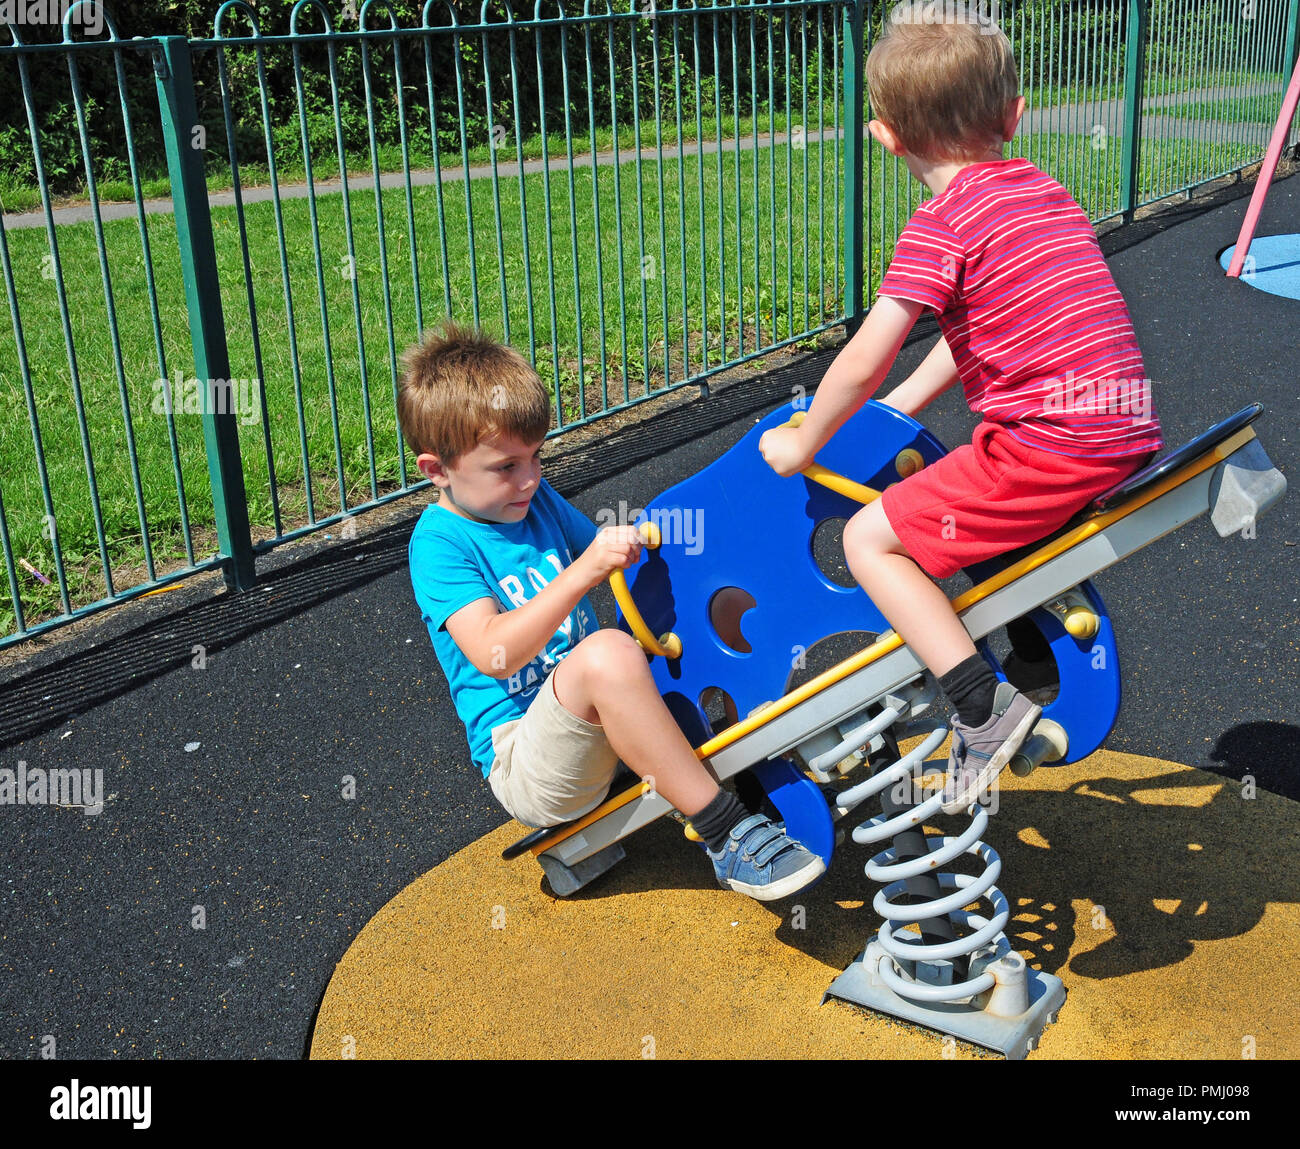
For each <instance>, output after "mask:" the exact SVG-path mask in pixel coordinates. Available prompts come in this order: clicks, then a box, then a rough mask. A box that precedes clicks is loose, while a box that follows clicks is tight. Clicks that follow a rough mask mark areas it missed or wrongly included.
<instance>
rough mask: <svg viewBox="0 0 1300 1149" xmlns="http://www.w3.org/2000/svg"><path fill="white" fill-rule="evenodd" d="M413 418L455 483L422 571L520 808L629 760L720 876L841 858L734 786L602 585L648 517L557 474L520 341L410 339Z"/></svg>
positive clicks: (549, 810)
mask: <svg viewBox="0 0 1300 1149" xmlns="http://www.w3.org/2000/svg"><path fill="white" fill-rule="evenodd" d="M404 368H405V371H404V377H403V380H402V387H401V391H400V393H399V395H398V417H399V420H400V422H401V427H402V435H403V437H404V438H405V440H406V442H407V444H408V446H410V448H411V450H412V451H413V452H414V453H415V455H416V463H417V465H418V467H419V469H420V473H421V474H423V475H424V476H425V477H426V478H428V479H429V480H430V482H432V483H433V484H434V486H436V487H437V488H438V489H439V492H440V496H439V501H438V502H437V503H435V504H433V505H431V506H430V507H428V508H427V509H426V510H425V512H424V514H423V515H421V516H420V519H419V521H418V522H417V523H416V527H415V531H414V532H413V533H412V535H411V543H410V550H409V554H410V562H411V583H412V585H413V587H414V589H415V598H416V602H417V603H418V604H419V606H420V610H421V612H422V614H423V616H424V621H425V623H426V625H427V626H428V628H429V635H430V637H431V638H432V639H433V646H434V650H435V652H436V653H437V656H438V661H439V663H440V664H441V665H442V668H443V672H444V673H445V674H446V676H447V683H448V686H449V687H450V690H451V696H452V700H453V702H454V703H455V706H456V712H457V714H459V715H460V718H461V720H462V721H463V722H464V723H465V731H466V734H467V736H468V738H469V744H470V751H471V754H472V755H473V758H474V761H475V762H476V763H478V765H479V768H480V769H481V770H482V771H483V776H484V777H485V778H487V779H488V783H489V785H490V786H491V787H492V792H493V793H494V794H495V795H496V797H497V799H498V800H499V801H500V802H501V804H502V805H503V806H504V807H505V808H506V809H507V810H508V811H509V812H510V814H511V815H512V816H513V817H514V818H516V819H517V820H518V821H520V822H522V823H524V824H525V825H528V826H554V825H558V824H560V823H561V822H567V821H571V820H573V819H575V818H578V817H581V816H582V815H583V814H585V813H587V812H588V811H590V810H593V809H595V808H596V807H597V806H598V805H599V804H600V803H601V801H602V800H603V799H604V797H605V794H606V792H607V791H608V789H609V784H610V781H611V779H612V778H613V775H614V770H615V768H616V766H617V764H618V761H619V759H622V760H623V762H625V763H626V764H627V765H628V766H629V767H630V768H631V769H632V770H633V771H634V772H635V773H636V774H637V775H639V776H640V777H642V778H646V779H651V780H652V784H653V785H654V787H655V789H656V790H657V791H658V792H659V793H660V794H662V795H663V797H664V798H665V799H666V800H667V801H669V802H671V803H672V805H673V806H674V807H676V809H678V810H679V811H681V813H683V814H685V815H686V816H687V817H688V818H690V820H691V823H692V825H693V826H694V828H695V830H696V832H697V833H698V834H699V835H700V837H701V838H702V839H703V840H704V842H705V845H706V847H707V849H708V853H709V857H710V859H711V860H712V861H713V865H714V870H715V873H716V874H717V877H718V880H719V881H720V882H721V883H722V884H723V885H724V886H729V887H730V888H731V889H734V890H738V891H740V892H741V893H746V894H749V895H750V896H751V897H754V898H758V899H760V900H762V901H770V900H773V899H775V898H781V897H785V896H786V895H787V894H792V893H794V892H795V891H797V890H800V889H802V888H803V887H804V886H806V885H808V884H809V883H810V882H812V881H814V880H815V879H816V878H817V877H818V876H819V875H820V874H821V873H822V872H823V871H824V870H825V868H826V867H825V863H824V862H823V860H822V859H821V858H819V857H817V856H816V855H814V854H812V853H810V852H809V851H808V850H806V849H805V848H804V847H803V846H802V845H800V844H799V843H798V842H795V841H794V840H792V839H791V838H789V837H788V836H787V835H786V834H785V833H784V832H783V830H782V829H781V828H780V827H779V826H775V825H773V824H772V822H771V821H770V820H769V819H768V818H766V817H764V816H763V815H761V814H751V813H750V812H749V811H748V810H747V809H746V808H745V807H744V806H743V805H742V804H741V803H740V802H739V800H738V799H737V798H736V797H735V795H734V794H732V793H730V792H729V791H726V790H723V789H721V788H720V787H719V786H718V784H717V782H716V781H715V780H714V778H713V777H712V775H711V774H710V773H709V772H708V770H706V769H705V767H704V766H703V764H702V763H701V762H700V760H699V759H698V758H697V757H696V755H695V752H694V750H692V749H691V746H690V744H689V743H688V742H687V741H686V738H685V736H684V735H683V734H682V733H681V731H680V729H679V728H678V726H677V723H676V722H675V721H674V719H673V717H672V715H671V714H669V712H668V708H667V707H666V706H665V705H664V702H663V699H662V698H661V697H660V695H659V691H658V688H657V687H656V686H655V683H654V678H653V677H652V676H651V674H650V670H649V667H648V666H647V665H646V658H645V655H644V654H643V653H642V651H641V648H640V647H638V646H637V645H636V643H635V641H634V640H633V639H632V638H631V636H630V635H628V634H625V633H624V632H623V631H621V630H601V629H599V625H598V623H597V622H596V617H595V612H594V611H593V610H592V607H591V602H590V601H589V600H588V598H587V592H588V591H589V590H590V589H591V588H592V587H594V586H596V585H597V584H598V583H600V582H602V581H603V580H604V579H606V578H607V577H608V576H609V574H610V573H611V572H612V571H614V570H619V569H623V568H626V567H628V566H631V565H632V564H633V563H634V562H636V560H637V558H638V556H639V555H640V551H641V540H640V537H639V536H638V535H637V533H636V530H635V528H633V527H631V526H622V527H609V528H606V529H605V530H603V531H600V532H597V530H596V528H595V526H594V525H593V524H592V523H591V522H590V521H589V520H588V519H587V518H585V517H584V516H583V515H582V514H580V513H579V512H578V511H576V510H575V509H574V508H573V507H571V506H569V504H568V503H566V502H565V501H564V499H562V498H561V497H560V496H559V495H558V494H556V492H555V491H554V489H553V488H552V487H551V486H550V485H549V484H548V483H547V482H546V481H545V480H544V479H543V478H542V475H541V446H542V442H543V441H544V439H545V437H546V432H547V430H548V429H549V427H550V419H551V412H550V399H549V396H548V395H547V392H546V388H545V387H544V386H543V384H542V381H541V380H540V379H539V378H538V377H537V373H536V372H535V371H534V370H533V369H532V367H531V366H529V364H528V363H527V362H526V361H525V360H524V358H523V357H522V356H521V355H520V354H519V353H518V352H517V351H515V350H514V349H513V348H510V347H506V346H503V345H502V344H499V343H497V342H495V341H493V340H491V339H489V338H487V337H485V336H483V335H481V334H480V333H478V332H475V331H473V330H469V329H465V328H460V327H457V326H455V325H453V324H451V323H447V324H444V325H443V326H442V328H440V329H439V330H436V331H434V332H433V333H431V334H430V335H429V336H428V337H427V338H425V339H424V341H423V342H422V343H420V344H419V345H417V346H416V347H414V348H412V349H411V350H410V351H408V352H407V355H406V357H405V360H404Z"/></svg>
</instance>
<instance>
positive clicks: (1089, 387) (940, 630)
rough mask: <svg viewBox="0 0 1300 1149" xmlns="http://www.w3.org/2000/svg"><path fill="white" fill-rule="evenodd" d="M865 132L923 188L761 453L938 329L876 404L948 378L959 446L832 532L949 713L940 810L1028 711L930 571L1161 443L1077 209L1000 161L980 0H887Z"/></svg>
mask: <svg viewBox="0 0 1300 1149" xmlns="http://www.w3.org/2000/svg"><path fill="white" fill-rule="evenodd" d="M867 82H868V85H869V87H870V91H871V102H872V107H873V110H874V112H875V114H876V116H877V117H878V118H877V119H873V120H872V121H871V123H870V125H869V126H870V130H871V134H872V136H874V137H875V139H876V140H877V141H878V142H879V143H880V144H881V145H882V146H883V147H884V148H886V149H887V150H888V151H889V152H891V153H893V154H894V155H896V156H901V157H902V158H903V159H904V160H905V161H906V163H907V166H908V170H909V171H910V172H911V173H912V175H914V176H915V177H916V178H917V179H919V180H921V182H922V183H924V184H925V185H926V186H927V187H928V188H929V189H930V191H931V192H932V193H933V195H932V198H930V199H929V200H927V201H926V202H925V203H923V204H922V205H921V207H920V208H919V209H918V210H917V212H916V214H915V215H913V217H912V219H911V220H910V221H909V222H908V224H907V226H906V227H905V228H904V229H903V233H902V235H900V236H899V239H898V243H897V245H896V246H895V249H894V258H893V261H892V262H891V264H890V266H889V270H888V271H887V272H886V274H885V277H884V279H883V281H882V282H881V285H880V290H879V293H878V298H877V300H876V304H875V306H874V307H872V309H871V311H870V312H869V313H868V315H867V318H866V320H865V321H864V323H863V325H862V327H861V328H859V330H858V332H857V334H856V335H855V336H854V337H853V339H852V340H850V342H849V343H848V344H847V345H846V346H845V348H844V349H843V350H842V351H841V352H840V354H839V355H838V356H837V357H836V359H835V362H834V363H833V364H832V365H831V367H830V370H829V371H827V373H826V376H825V378H824V379H823V380H822V383H821V386H820V387H819V388H818V391H817V395H816V399H815V400H814V402H813V404H812V407H811V409H810V410H809V412H808V415H807V417H806V418H805V420H804V421H803V423H802V425H801V426H799V427H798V428H779V429H775V430H771V431H768V432H767V433H766V434H765V435H764V436H763V438H762V440H761V443H760V448H761V450H762V452H763V457H764V458H765V459H766V460H767V461H768V463H769V464H770V465H771V466H772V467H773V469H774V470H776V471H777V473H778V474H781V475H791V474H794V473H795V472H797V471H800V470H802V469H803V468H804V467H806V466H807V465H808V463H809V462H811V461H812V459H813V457H814V455H815V454H816V453H817V451H818V450H819V449H820V448H821V447H822V445H823V444H825V443H826V441H827V440H828V439H830V437H831V436H832V435H833V434H834V433H835V432H836V431H837V430H838V429H839V428H840V426H841V425H842V424H843V423H844V421H845V420H846V419H848V417H849V416H850V415H851V414H852V413H853V412H854V411H856V410H857V409H858V408H859V407H860V406H861V405H862V404H863V403H864V402H865V401H866V400H867V399H868V398H870V396H871V395H872V393H873V392H874V391H875V390H876V388H877V387H878V386H879V385H880V383H881V382H882V381H883V380H884V378H885V375H886V374H887V372H888V371H889V368H890V366H891V365H892V364H893V361H894V358H895V356H896V355H897V354H898V350H899V348H900V347H901V346H902V343H903V340H904V338H905V337H906V336H907V333H908V332H909V331H910V330H911V328H912V325H913V324H914V323H915V321H916V319H917V317H918V316H919V315H920V314H921V312H922V311H923V310H925V309H927V308H928V309H930V310H932V311H934V312H935V313H936V315H937V318H938V322H939V328H940V330H941V332H942V337H941V338H940V339H939V342H938V343H937V344H936V345H935V347H934V349H933V350H932V351H931V352H930V354H929V355H928V356H927V358H926V359H925V361H924V362H923V363H922V364H921V365H920V367H918V368H917V369H916V370H915V371H914V372H913V373H912V374H911V376H909V377H908V378H907V379H906V380H905V381H904V382H903V383H902V384H901V385H900V386H899V387H898V388H896V389H895V390H894V391H893V392H891V393H890V394H889V396H888V397H887V398H886V399H885V400H884V402H886V403H887V404H888V405H889V406H891V407H894V408H896V409H897V410H899V411H902V412H904V413H905V414H908V415H915V414H916V413H917V412H918V411H920V410H922V409H923V408H924V407H925V406H926V405H927V404H928V403H930V402H931V401H932V400H933V399H934V398H936V397H937V396H938V395H940V394H942V393H943V392H944V391H946V390H947V389H948V388H949V387H950V386H952V384H954V383H956V382H957V381H958V380H960V381H961V384H962V388H963V390H964V392H965V396H966V401H967V403H968V404H969V405H970V408H971V410H972V411H975V412H978V413H979V414H980V415H981V416H982V417H983V422H981V423H980V425H979V426H978V427H977V428H976V430H975V434H974V438H973V441H972V443H971V444H970V445H969V446H965V447H959V448H958V449H957V450H955V451H953V452H952V453H951V454H950V455H948V456H946V457H945V458H943V459H942V460H940V461H939V462H937V463H934V464H932V465H931V466H929V467H926V468H925V469H924V470H923V471H920V472H918V473H917V474H915V475H913V476H911V477H910V478H908V479H905V480H904V481H903V482H901V483H898V484H895V485H894V486H891V487H890V488H888V489H887V490H886V491H885V492H884V494H883V495H882V496H881V498H880V499H878V500H877V501H876V502H874V503H872V504H871V505H870V506H867V507H865V508H864V509H863V510H861V511H860V512H858V514H856V515H854V517H853V518H852V520H850V522H849V524H848V526H847V527H846V528H845V531H844V550H845V556H846V558H847V559H848V563H849V568H850V569H851V570H852V571H853V574H854V576H855V577H856V578H857V580H858V581H859V582H860V583H861V584H862V586H863V588H864V589H865V590H866V591H867V593H868V594H869V595H870V596H871V598H872V601H873V602H875V604H876V605H877V606H878V607H879V608H880V610H881V612H882V613H883V614H884V615H885V617H886V618H887V619H888V620H889V621H890V623H891V624H892V625H893V627H894V629H895V630H896V631H897V632H898V633H899V635H900V636H901V637H902V638H903V639H904V641H906V642H907V644H908V645H909V646H910V647H911V648H912V650H913V651H914V652H915V653H916V654H917V656H918V657H919V658H920V659H921V660H922V661H923V662H924V663H925V664H926V666H927V667H929V669H930V670H931V671H932V672H933V673H934V674H935V676H936V677H937V678H938V680H939V684H940V686H941V687H942V688H943V690H944V693H945V694H946V695H947V697H948V699H949V701H950V702H951V703H952V704H953V706H954V707H955V708H956V710H957V714H956V716H955V717H954V718H953V723H952V725H953V739H952V751H951V754H950V756H949V762H948V778H947V781H946V786H945V793H944V798H945V801H944V804H943V808H944V810H945V811H946V812H948V813H956V812H958V811H960V810H961V809H964V808H965V807H966V806H968V805H969V804H970V803H971V802H974V801H975V800H977V799H978V798H979V796H980V795H981V794H982V793H983V792H984V790H986V789H987V788H988V787H989V786H991V785H992V784H993V782H994V780H995V779H996V778H997V776H998V773H999V772H1000V771H1001V769H1002V767H1003V766H1005V765H1006V763H1007V762H1009V761H1010V760H1011V757H1012V756H1013V755H1014V754H1015V752H1016V750H1017V749H1018V748H1019V747H1020V744H1021V743H1022V742H1023V741H1024V739H1025V737H1026V736H1027V735H1028V734H1029V732H1030V730H1031V729H1032V728H1033V725H1034V722H1035V720H1036V719H1037V717H1038V715H1039V713H1040V708H1039V707H1038V706H1035V705H1033V704H1032V703H1030V702H1029V700H1028V699H1026V698H1025V697H1024V696H1023V695H1022V694H1020V693H1019V692H1018V691H1017V690H1016V689H1015V688H1014V687H1013V686H1011V684H1009V683H999V682H998V680H997V678H996V676H995V675H994V674H993V672H992V670H991V669H990V668H989V666H988V664H987V663H986V662H985V661H984V660H983V658H981V657H980V656H979V654H977V653H976V650H975V646H974V644H973V643H972V642H971V639H970V636H969V635H968V634H967V633H966V629H965V627H964V626H963V625H962V624H961V622H960V620H959V619H958V618H957V616H956V614H955V613H954V612H953V609H952V606H951V604H950V603H949V601H948V598H947V596H946V595H945V594H944V593H943V591H942V590H941V589H940V588H939V587H938V586H937V585H936V584H935V583H934V582H932V581H931V578H930V577H929V576H933V577H934V578H945V577H947V576H948V575H951V574H954V573H955V572H956V571H958V570H960V569H961V568H963V567H965V566H968V565H970V564H972V563H976V562H979V561H981V560H983V559H989V558H992V557H994V556H995V555H998V554H1002V553H1004V552H1006V551H1009V550H1013V549H1014V548H1016V547H1019V546H1023V545H1024V544H1026V543H1030V542H1034V541H1036V540H1038V539H1041V538H1042V537H1044V536H1045V535H1048V534H1050V533H1051V532H1052V531H1054V530H1056V529H1057V528H1058V527H1060V526H1061V525H1063V524H1064V523H1065V522H1066V521H1067V520H1068V519H1069V518H1070V517H1071V516H1073V515H1074V514H1075V513H1076V512H1077V511H1079V510H1081V509H1082V508H1083V507H1084V506H1085V505H1086V504H1087V503H1089V502H1090V501H1091V500H1092V499H1093V498H1095V497H1096V496H1097V495H1099V494H1101V493H1102V492H1103V491H1105V490H1107V489H1108V488H1110V487H1112V486H1114V485H1115V484H1116V483H1118V482H1120V481H1122V480H1123V479H1125V478H1127V477H1128V476H1129V475H1130V474H1132V473H1133V472H1134V471H1136V470H1137V469H1138V468H1139V467H1140V466H1142V464H1143V463H1145V462H1146V461H1147V460H1148V459H1149V458H1150V457H1151V455H1152V453H1153V452H1155V451H1156V450H1158V449H1159V448H1160V446H1161V445H1162V444H1161V438H1160V425H1159V423H1158V422H1157V420H1156V418H1155V416H1154V414H1153V412H1152V410H1151V388H1150V381H1149V380H1148V379H1146V377H1145V372H1144V369H1143V364H1142V354H1141V352H1140V351H1139V350H1138V346H1137V340H1136V338H1135V336H1134V333H1133V326H1132V322H1131V321H1130V319H1129V315H1128V309H1127V308H1126V307H1125V305H1124V300H1123V298H1122V297H1121V296H1120V293H1119V290H1118V289H1117V288H1116V286H1115V282H1114V280H1113V279H1112V278H1111V275H1110V271H1109V269H1108V268H1107V267H1106V263H1105V260H1104V259H1103V257H1102V254H1101V250H1100V248H1099V247H1098V245H1097V239H1096V235H1095V233H1094V232H1093V229H1092V226H1091V224H1089V222H1088V219H1087V216H1086V215H1085V214H1084V212H1083V211H1082V210H1081V209H1080V208H1079V206H1078V205H1077V204H1076V203H1075V202H1074V200H1073V199H1072V198H1071V197H1070V194H1069V193H1068V192H1067V191H1066V190H1065V189H1064V188H1063V187H1061V186H1060V185H1059V184H1058V183H1056V182H1055V181H1054V180H1051V179H1049V178H1048V177H1047V176H1045V175H1044V174H1043V173H1042V172H1040V171H1038V170H1037V169H1036V168H1035V167H1034V166H1033V165H1032V164H1030V163H1029V162H1028V161H1027V160H1017V159H1013V160H1004V159H1003V158H1002V147H1003V144H1004V143H1006V142H1007V141H1009V140H1010V139H1011V138H1012V137H1013V136H1014V135H1015V131H1016V127H1017V125H1018V123H1019V121H1020V116H1021V114H1022V113H1023V111H1024V107H1025V101H1024V99H1023V97H1021V96H1020V95H1019V94H1018V82H1017V78H1016V68H1015V62H1014V60H1013V58H1012V54H1011V46H1010V44H1009V43H1008V42H1007V39H1006V37H1005V36H1004V35H1003V34H1002V32H1001V31H1000V30H999V29H998V28H997V27H996V26H994V25H993V24H992V23H991V21H990V20H989V18H988V16H987V15H986V14H984V13H983V12H981V11H978V10H977V9H976V8H975V6H971V5H962V4H954V3H952V2H951V0H948V2H946V3H944V4H943V5H938V4H935V3H933V2H929V3H925V2H912V3H906V4H901V5H899V6H898V7H896V8H895V9H894V11H893V12H892V13H891V15H890V20H889V27H888V28H887V32H886V35H885V36H884V37H883V38H882V39H881V40H880V41H879V42H878V43H877V44H876V46H875V47H874V48H873V49H872V51H871V53H870V55H869V56H868V59H867Z"/></svg>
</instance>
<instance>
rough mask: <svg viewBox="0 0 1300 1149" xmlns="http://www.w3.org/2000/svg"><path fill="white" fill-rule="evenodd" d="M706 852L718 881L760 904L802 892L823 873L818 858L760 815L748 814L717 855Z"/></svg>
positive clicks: (823, 866) (734, 828)
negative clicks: (755, 899) (756, 900)
mask: <svg viewBox="0 0 1300 1149" xmlns="http://www.w3.org/2000/svg"><path fill="white" fill-rule="evenodd" d="M705 853H706V854H708V855H709V859H710V860H711V861H712V862H713V870H714V873H716V874H717V875H718V881H719V882H721V883H722V884H723V885H724V886H729V887H730V888H731V889H733V890H736V891H737V892H738V893H742V894H748V895H749V896H750V897H751V898H757V899H758V900H759V901H760V902H772V901H775V900H776V899H777V898H784V897H786V896H787V895H789V894H793V893H795V892H796V891H798V890H802V889H803V888H804V887H805V886H807V885H810V884H811V883H812V882H815V881H816V880H817V879H818V878H820V877H821V876H822V874H824V873H825V872H826V863H825V862H823V861H822V860H821V858H819V857H818V856H817V855H816V854H814V853H811V852H810V851H808V850H806V849H805V848H804V847H803V846H801V845H800V844H799V843H798V842H796V841H795V840H794V839H793V838H790V837H787V836H786V833H785V831H784V830H783V829H782V828H781V827H779V826H775V825H773V824H772V820H771V819H770V818H766V817H764V816H763V815H762V814H751V815H750V816H749V817H748V818H746V819H745V820H744V821H742V822H740V823H738V824H737V825H736V826H735V827H733V828H732V831H731V833H730V834H728V835H727V844H726V845H725V846H724V847H723V848H722V849H721V850H720V851H719V852H718V853H716V854H715V853H714V852H713V851H712V850H709V849H706V850H705Z"/></svg>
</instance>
